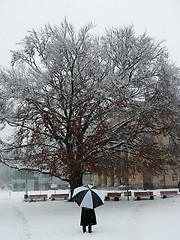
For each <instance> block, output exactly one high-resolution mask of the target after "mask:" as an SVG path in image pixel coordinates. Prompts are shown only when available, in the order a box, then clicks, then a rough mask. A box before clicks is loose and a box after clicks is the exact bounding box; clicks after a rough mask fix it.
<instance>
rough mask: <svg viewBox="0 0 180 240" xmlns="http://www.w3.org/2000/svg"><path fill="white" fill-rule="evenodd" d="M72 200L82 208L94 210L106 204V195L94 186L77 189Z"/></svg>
mask: <svg viewBox="0 0 180 240" xmlns="http://www.w3.org/2000/svg"><path fill="white" fill-rule="evenodd" d="M72 198H73V200H74V201H75V202H76V203H77V204H78V205H79V206H80V207H86V208H91V209H94V208H96V207H99V206H101V205H103V204H104V194H103V193H102V192H101V191H99V190H97V189H95V187H94V186H92V185H87V186H85V187H83V186H82V187H78V188H75V189H74V192H73V196H72Z"/></svg>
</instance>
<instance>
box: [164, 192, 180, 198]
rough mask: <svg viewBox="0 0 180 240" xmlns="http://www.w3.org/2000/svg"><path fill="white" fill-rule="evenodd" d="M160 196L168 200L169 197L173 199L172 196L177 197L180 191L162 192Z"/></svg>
mask: <svg viewBox="0 0 180 240" xmlns="http://www.w3.org/2000/svg"><path fill="white" fill-rule="evenodd" d="M160 195H161V196H162V197H163V198H167V197H172V196H176V195H179V194H178V191H160Z"/></svg>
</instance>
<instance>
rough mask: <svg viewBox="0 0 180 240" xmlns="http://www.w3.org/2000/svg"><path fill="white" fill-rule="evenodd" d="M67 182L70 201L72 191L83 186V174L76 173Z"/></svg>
mask: <svg viewBox="0 0 180 240" xmlns="http://www.w3.org/2000/svg"><path fill="white" fill-rule="evenodd" d="M68 182H69V184H70V200H72V195H73V192H74V189H75V188H77V187H80V186H82V185H83V173H82V172H80V171H76V172H75V173H74V176H73V177H71V178H70V179H69V180H68Z"/></svg>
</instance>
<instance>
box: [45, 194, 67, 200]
mask: <svg viewBox="0 0 180 240" xmlns="http://www.w3.org/2000/svg"><path fill="white" fill-rule="evenodd" d="M50 199H51V200H52V201H54V200H55V199H64V200H66V199H69V193H60V194H51V196H50Z"/></svg>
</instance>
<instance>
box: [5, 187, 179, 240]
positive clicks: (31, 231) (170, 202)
mask: <svg viewBox="0 0 180 240" xmlns="http://www.w3.org/2000/svg"><path fill="white" fill-rule="evenodd" d="M48 194H50V193H49V192H48ZM155 194H156V197H155V200H141V201H135V200H134V198H133V197H131V199H130V201H129V202H128V201H127V200H126V199H125V198H122V200H120V201H119V202H114V201H109V202H105V204H104V206H101V207H99V208H97V209H96V210H95V211H96V216H97V221H98V225H96V226H94V227H93V233H92V234H89V233H85V234H84V233H82V230H81V227H80V226H79V221H80V210H81V209H80V208H79V207H78V205H77V204H76V203H72V202H67V201H50V200H49V201H45V202H44V201H43V202H24V201H22V200H23V196H24V193H23V192H21V193H13V192H8V191H0V239H3V240H56V239H58V240H61V239H63V240H82V239H83V240H84V239H86V240H89V239H91V240H119V239H123V240H161V239H164V240H168V239H173V240H179V239H180V196H176V197H172V198H167V199H162V198H160V195H159V191H155Z"/></svg>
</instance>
